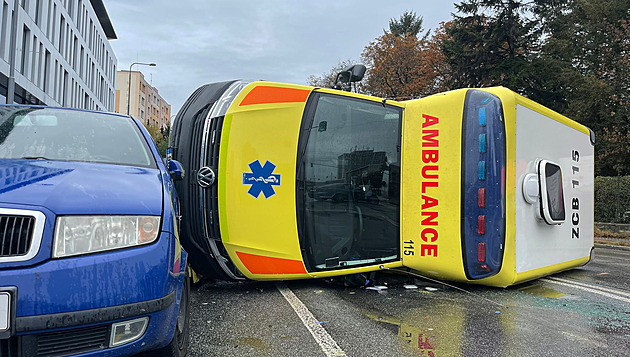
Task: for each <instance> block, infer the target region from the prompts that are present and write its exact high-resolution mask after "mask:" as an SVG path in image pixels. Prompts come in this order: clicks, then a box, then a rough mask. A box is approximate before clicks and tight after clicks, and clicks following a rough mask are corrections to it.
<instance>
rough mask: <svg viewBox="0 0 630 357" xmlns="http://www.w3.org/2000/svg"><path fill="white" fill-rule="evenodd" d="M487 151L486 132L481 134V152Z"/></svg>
mask: <svg viewBox="0 0 630 357" xmlns="http://www.w3.org/2000/svg"><path fill="white" fill-rule="evenodd" d="M485 152H486V134H479V153H480V154H483V153H485Z"/></svg>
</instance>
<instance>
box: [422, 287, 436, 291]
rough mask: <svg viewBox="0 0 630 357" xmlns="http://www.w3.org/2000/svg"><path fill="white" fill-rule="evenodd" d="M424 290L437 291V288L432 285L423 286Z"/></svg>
mask: <svg viewBox="0 0 630 357" xmlns="http://www.w3.org/2000/svg"><path fill="white" fill-rule="evenodd" d="M424 290H426V291H438V289H437V288H434V287H432V286H425V287H424Z"/></svg>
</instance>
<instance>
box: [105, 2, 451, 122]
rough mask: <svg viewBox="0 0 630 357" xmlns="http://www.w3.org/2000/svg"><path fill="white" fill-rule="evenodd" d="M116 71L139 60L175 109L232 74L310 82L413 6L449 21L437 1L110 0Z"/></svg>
mask: <svg viewBox="0 0 630 357" xmlns="http://www.w3.org/2000/svg"><path fill="white" fill-rule="evenodd" d="M104 3H105V6H106V8H107V11H108V13H109V16H110V19H111V21H112V24H113V26H114V29H115V31H116V34H117V36H118V39H117V40H112V41H110V43H111V45H112V47H113V49H114V53H115V54H116V57H117V59H118V69H119V70H124V69H129V65H130V64H131V63H133V62H155V63H157V67H143V66H134V67H133V69H134V70H140V71H142V73H143V74H144V76H145V79H146V80H147V81H149V82H152V85H153V86H154V87H156V88H157V89H158V90H159V92H160V94H161V95H162V97H163V98H164V99H165V100H166V101H167V102H168V103H170V104H171V106H172V112H173V113H176V112H177V111H178V110H179V108H180V107H181V105H182V104H183V103H184V101H185V100H186V98H188V96H189V95H190V94H191V93H192V92H193V91H194V90H195V89H196V88H198V87H199V86H201V85H203V84H206V83H212V82H219V81H224V80H232V79H248V80H255V79H264V80H270V81H279V82H289V83H297V84H306V81H307V79H308V77H309V76H310V75H321V74H323V73H325V72H327V71H329V70H330V69H331V68H332V67H333V66H335V65H337V64H338V63H339V62H340V61H343V60H346V59H351V60H353V61H355V62H357V63H358V62H359V60H360V56H361V52H362V51H363V48H364V47H365V46H366V45H367V44H369V43H370V42H371V41H373V40H374V39H375V38H376V37H378V36H380V35H382V34H383V29H385V28H387V27H388V24H389V20H390V19H391V18H399V17H400V15H401V14H402V13H403V12H404V11H406V10H411V11H415V12H416V14H418V15H420V16H422V17H423V18H424V28H425V30H428V29H435V28H436V27H437V26H438V24H439V23H440V22H442V21H448V20H449V19H451V12H454V11H455V10H454V6H453V3H452V2H451V1H439V0H433V1H430V0H416V1H413V0H401V1H396V0H390V1H375V0H352V1H342V0H337V1H334V0H319V1H301V0H294V1H290V0H284V1H282V0H276V1H272V0H258V1H245V0H230V1H224V0H213V1H202V0H179V1H172V0H134V1H129V0H105V1H104Z"/></svg>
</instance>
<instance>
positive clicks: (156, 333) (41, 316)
mask: <svg viewBox="0 0 630 357" xmlns="http://www.w3.org/2000/svg"><path fill="white" fill-rule="evenodd" d="M178 250H179V251H178ZM185 267H186V253H185V252H184V251H183V250H181V248H180V247H179V244H178V243H176V242H175V237H173V236H172V235H171V234H168V233H162V234H161V236H160V238H159V239H158V240H157V242H155V243H154V244H151V245H148V246H141V247H136V248H131V249H122V250H117V251H111V252H107V253H98V254H92V255H85V256H78V257H70V258H64V259H52V260H47V261H45V262H43V263H41V264H38V265H35V266H30V267H23V268H11V269H1V268H0V292H3V291H4V292H8V293H9V295H10V299H11V301H10V303H11V306H12V308H11V309H10V311H11V314H10V316H9V321H10V324H9V330H8V331H6V332H5V333H4V336H0V356H5V354H6V355H7V356H12V357H13V356H20V357H28V356H41V355H54V356H68V355H73V356H74V355H79V356H124V355H131V354H135V353H138V352H141V351H146V350H152V349H156V348H160V347H163V346H165V345H166V344H168V343H169V342H170V341H171V339H172V337H173V334H174V329H175V324H176V321H177V313H178V309H179V302H180V298H181V295H182V287H183V282H184V279H185ZM141 317H148V318H149V319H148V320H149V321H148V325H147V327H146V330H145V332H144V334H142V336H141V337H140V338H138V339H136V340H134V341H132V342H129V343H127V344H123V345H120V346H116V347H112V343H111V330H112V324H113V323H116V322H121V321H128V320H134V319H138V318H141ZM7 337H9V338H7Z"/></svg>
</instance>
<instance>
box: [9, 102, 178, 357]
mask: <svg viewBox="0 0 630 357" xmlns="http://www.w3.org/2000/svg"><path fill="white" fill-rule="evenodd" d="M182 176H183V171H182V167H181V165H180V164H179V163H178V162H176V161H168V162H164V161H163V160H162V159H161V158H160V155H159V154H158V150H157V148H156V146H155V144H154V142H153V141H152V139H151V137H150V136H149V133H148V132H147V131H146V129H145V128H144V127H143V126H142V125H141V124H140V122H139V121H138V120H136V119H134V118H132V117H130V116H126V115H119V114H112V113H102V112H94V111H85V110H75V109H63V108H50V107H39V106H19V105H6V106H5V105H3V106H0V356H11V357H15V356H20V357H28V356H70V355H72V356H74V355H81V356H83V355H89V356H105V355H106V356H127V355H133V354H137V353H140V352H144V351H152V352H151V355H152V356H153V355H156V356H183V355H185V354H186V352H187V346H188V320H189V318H188V309H189V291H190V286H189V279H188V276H187V274H186V267H187V253H186V252H185V251H184V250H183V249H182V247H181V245H180V242H179V222H178V214H179V213H178V212H179V207H178V200H177V195H176V193H175V189H174V183H173V180H174V179H178V178H181V177H182Z"/></svg>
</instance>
